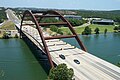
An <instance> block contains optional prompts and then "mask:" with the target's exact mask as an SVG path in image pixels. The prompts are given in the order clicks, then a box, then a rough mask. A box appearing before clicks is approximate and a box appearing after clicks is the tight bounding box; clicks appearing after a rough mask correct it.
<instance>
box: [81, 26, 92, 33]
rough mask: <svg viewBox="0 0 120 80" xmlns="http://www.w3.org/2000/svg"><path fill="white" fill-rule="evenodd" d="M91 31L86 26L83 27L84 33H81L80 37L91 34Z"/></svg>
mask: <svg viewBox="0 0 120 80" xmlns="http://www.w3.org/2000/svg"><path fill="white" fill-rule="evenodd" d="M91 32H92V30H91V28H89V27H88V26H87V27H85V29H84V31H83V32H82V35H89V34H91Z"/></svg>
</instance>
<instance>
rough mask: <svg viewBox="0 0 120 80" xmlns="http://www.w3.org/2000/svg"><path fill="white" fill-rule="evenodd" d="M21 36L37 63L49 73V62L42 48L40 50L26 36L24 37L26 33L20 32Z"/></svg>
mask: <svg viewBox="0 0 120 80" xmlns="http://www.w3.org/2000/svg"><path fill="white" fill-rule="evenodd" d="M22 36H23V37H22V39H23V40H24V41H25V43H26V44H27V45H28V47H29V48H30V50H31V51H32V53H33V55H34V56H35V58H36V59H37V61H38V62H39V64H40V65H41V66H42V68H43V69H44V70H45V72H46V73H47V74H49V70H50V64H49V61H48V58H47V55H45V54H44V53H43V52H42V50H40V49H39V48H38V47H37V46H36V45H35V44H34V43H33V42H32V41H31V40H30V39H29V38H28V37H26V35H24V34H22Z"/></svg>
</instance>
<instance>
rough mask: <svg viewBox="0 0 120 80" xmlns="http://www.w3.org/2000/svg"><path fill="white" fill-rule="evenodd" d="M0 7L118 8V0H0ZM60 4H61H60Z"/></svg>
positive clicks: (107, 9)
mask: <svg viewBox="0 0 120 80" xmlns="http://www.w3.org/2000/svg"><path fill="white" fill-rule="evenodd" d="M0 2H1V3H0V5H1V7H10V8H43V9H67V10H98V11H111V10H120V5H119V4H120V0H104V2H103V1H99V0H91V1H89V0H75V1H70V0H61V1H59V2H58V0H51V1H49V0H37V1H34V0H25V1H24V0H9V1H8V0H4V1H3V0H0ZM61 5H62V6H61ZM113 5H114V6H113Z"/></svg>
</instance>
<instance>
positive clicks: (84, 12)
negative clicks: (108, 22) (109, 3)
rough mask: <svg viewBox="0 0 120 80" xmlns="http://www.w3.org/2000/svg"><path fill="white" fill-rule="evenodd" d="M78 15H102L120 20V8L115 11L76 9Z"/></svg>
mask: <svg viewBox="0 0 120 80" xmlns="http://www.w3.org/2000/svg"><path fill="white" fill-rule="evenodd" d="M75 12H76V13H77V14H78V15H81V16H82V17H86V18H88V17H90V18H91V17H93V18H94V17H98V18H99V17H100V18H106V19H113V20H115V21H117V22H120V10H113V11H92V10H75Z"/></svg>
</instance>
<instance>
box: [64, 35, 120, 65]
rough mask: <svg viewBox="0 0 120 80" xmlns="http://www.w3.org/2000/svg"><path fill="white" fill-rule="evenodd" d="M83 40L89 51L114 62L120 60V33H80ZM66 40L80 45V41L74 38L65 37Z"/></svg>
mask: <svg viewBox="0 0 120 80" xmlns="http://www.w3.org/2000/svg"><path fill="white" fill-rule="evenodd" d="M80 38H81V40H82V41H83V43H84V45H85V46H86V48H87V50H88V52H90V53H91V54H93V55H95V56H98V57H100V58H102V59H104V60H106V61H109V62H111V63H113V64H117V63H118V62H119V61H120V33H108V34H106V35H104V34H99V35H95V34H93V35H89V36H82V35H80ZM63 40H64V41H66V42H68V43H70V44H72V45H74V46H77V47H79V45H78V43H77V42H76V40H75V39H73V38H68V39H63Z"/></svg>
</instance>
